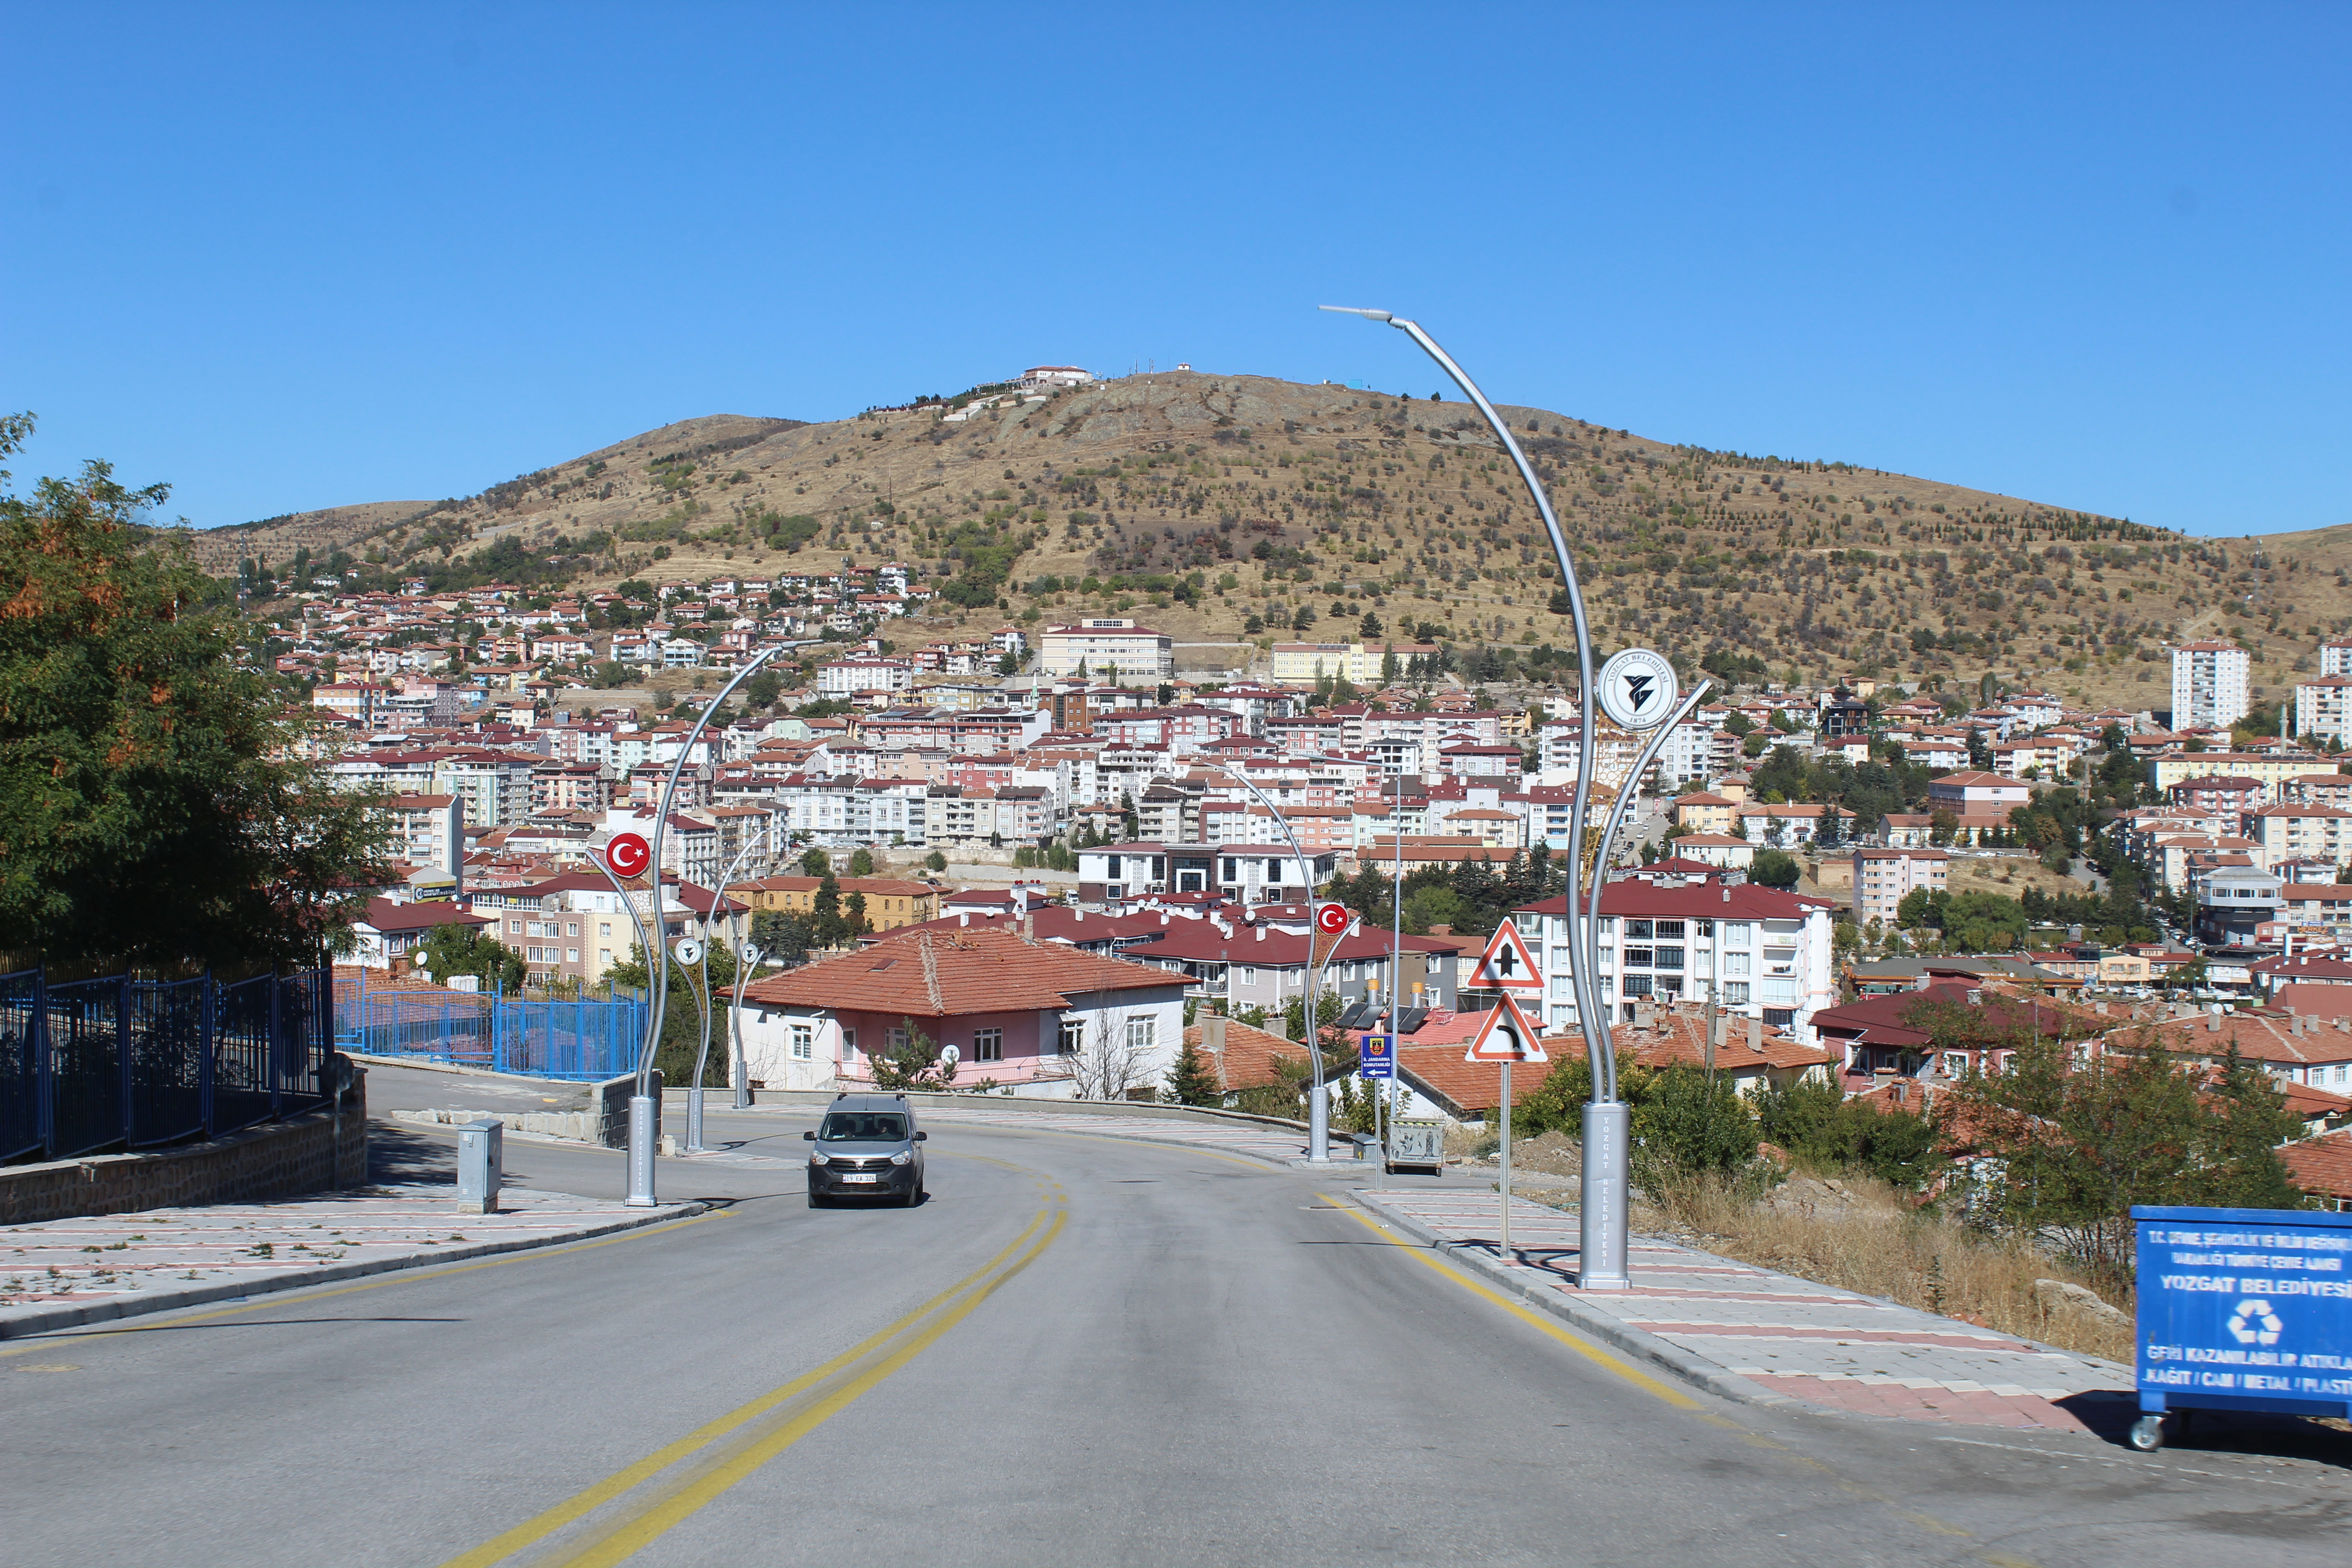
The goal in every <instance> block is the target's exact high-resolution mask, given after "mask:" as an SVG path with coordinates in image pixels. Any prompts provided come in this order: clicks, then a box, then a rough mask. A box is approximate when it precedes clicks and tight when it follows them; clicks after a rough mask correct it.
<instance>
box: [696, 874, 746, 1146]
mask: <svg viewBox="0 0 2352 1568" xmlns="http://www.w3.org/2000/svg"><path fill="white" fill-rule="evenodd" d="M751 849H752V845H751V842H749V841H747V842H746V843H745V844H744V845H743V846H742V847H740V848H739V849H737V850H736V851H735V858H734V859H732V860H730V861H729V862H728V863H727V869H726V870H725V871H723V872H721V873H720V874H719V886H717V887H716V888H713V889H711V890H710V913H709V917H708V918H707V919H705V920H704V921H703V922H702V963H701V966H700V967H701V969H702V1048H701V1049H700V1050H699V1051H698V1052H697V1053H695V1058H694V1081H693V1082H692V1083H690V1084H688V1085H687V1088H686V1146H687V1148H688V1151H689V1152H693V1153H697V1154H699V1153H700V1152H702V1074H703V1070H704V1069H705V1068H707V1067H709V1063H710V945H711V944H710V928H711V927H712V926H714V925H716V924H717V923H718V921H719V902H720V900H723V899H725V898H726V897H727V889H728V887H729V885H730V884H731V883H732V882H733V881H734V880H735V872H736V870H737V868H740V866H741V865H742V864H743V858H744V857H745V856H746V855H749V854H750V853H751ZM728 923H729V924H730V926H731V925H732V924H733V923H734V922H733V921H729V922H728ZM729 956H730V957H734V958H736V960H737V966H738V969H737V973H736V977H735V1005H737V1006H738V1007H740V1006H741V1005H743V977H742V974H741V972H740V964H741V961H740V957H738V956H737V955H736V954H735V953H734V951H733V949H732V948H731V947H730V950H729ZM728 1022H729V1024H730V1027H732V1026H734V1016H733V1015H732V1014H731V1013H730V1015H729V1017H728ZM734 1032H735V1035H736V1037H737V1038H739V1039H740V1037H741V1032H740V1029H735V1031H734ZM738 1077H740V1074H738ZM735 1103H736V1104H737V1106H738V1107H739V1108H740V1106H741V1105H742V1104H743V1098H742V1091H741V1089H740V1087H739V1088H738V1089H737V1090H736V1099H735Z"/></svg>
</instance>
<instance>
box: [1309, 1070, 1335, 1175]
mask: <svg viewBox="0 0 2352 1568" xmlns="http://www.w3.org/2000/svg"><path fill="white" fill-rule="evenodd" d="M1307 1162H1308V1163H1310V1164H1316V1165H1328V1164H1329V1163H1331V1097H1330V1096H1329V1095H1328V1094H1325V1093H1324V1092H1323V1086H1322V1085H1321V1084H1319V1083H1318V1084H1317V1085H1316V1086H1315V1087H1314V1088H1313V1089H1309V1090H1308V1091H1307Z"/></svg>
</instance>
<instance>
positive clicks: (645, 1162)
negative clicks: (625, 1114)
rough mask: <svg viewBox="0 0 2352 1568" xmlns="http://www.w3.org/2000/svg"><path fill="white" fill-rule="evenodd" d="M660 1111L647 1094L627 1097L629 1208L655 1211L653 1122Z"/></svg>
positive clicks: (627, 1203) (656, 1204) (626, 1200)
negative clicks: (652, 1209)
mask: <svg viewBox="0 0 2352 1568" xmlns="http://www.w3.org/2000/svg"><path fill="white" fill-rule="evenodd" d="M660 1114H661V1108H660V1106H658V1105H657V1104H656V1103H655V1100H654V1097H653V1096H652V1095H649V1094H633V1095H631V1096H630V1097H629V1195H628V1197H627V1198H626V1199H625V1200H624V1202H625V1204H626V1205H627V1206H628V1207H630V1208H633V1209H649V1208H657V1207H659V1206H660V1205H659V1203H658V1202H657V1201H656V1198H655V1197H654V1123H655V1120H656V1118H657V1117H658V1116H659V1115H660Z"/></svg>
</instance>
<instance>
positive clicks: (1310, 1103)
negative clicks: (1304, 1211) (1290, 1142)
mask: <svg viewBox="0 0 2352 1568" xmlns="http://www.w3.org/2000/svg"><path fill="white" fill-rule="evenodd" d="M1214 765H1215V766H1216V769H1217V771H1218V772H1219V773H1223V774H1224V775H1225V776H1226V777H1227V778H1229V779H1232V780H1233V781H1234V782H1235V783H1236V784H1240V785H1241V786H1242V788H1244V789H1245V790H1247V791H1249V792H1250V794H1251V795H1254V796H1255V797H1256V800H1257V803H1258V804H1259V805H1262V806H1264V807H1265V809H1266V814H1267V815H1268V816H1272V817H1273V818H1274V823H1275V826H1277V827H1279V828H1281V829H1282V836H1283V837H1285V838H1286V839H1287V840H1289V842H1290V854H1291V858H1293V859H1295V860H1297V862H1298V878H1299V880H1301V881H1302V882H1304V883H1306V884H1307V892H1306V895H1305V897H1306V904H1307V999H1306V1002H1305V1004H1304V1005H1302V1006H1301V1007H1300V1009H1299V1016H1300V1017H1301V1018H1303V1019H1304V1020H1305V1021H1306V1025H1307V1027H1306V1030H1305V1031H1304V1032H1305V1034H1306V1036H1307V1065H1308V1066H1309V1067H1310V1068H1312V1069H1313V1071H1314V1075H1315V1089H1314V1092H1313V1093H1312V1094H1311V1095H1310V1096H1309V1097H1308V1099H1307V1160H1308V1162H1309V1163H1313V1164H1318V1165H1327V1164H1328V1163H1330V1162H1331V1104H1330V1100H1329V1098H1328V1096H1327V1095H1326V1094H1325V1092H1324V1084H1323V1039H1322V1034H1323V1031H1322V1030H1321V1029H1320V1028H1319V1027H1318V1019H1317V1017H1316V1016H1315V1015H1316V1011H1317V1008H1318V1004H1319V1003H1320V1002H1321V1001H1322V984H1321V982H1322V974H1323V970H1322V965H1321V964H1320V963H1318V961H1317V959H1316V956H1315V939H1316V937H1317V935H1318V932H1317V931H1316V930H1315V870H1314V868H1313V867H1311V866H1309V865H1308V864H1307V852H1306V851H1305V850H1303V849H1301V848H1300V847H1298V835H1297V834H1296V833H1293V832H1292V831H1291V830H1290V819H1289V818H1288V817H1286V816H1283V815H1282V813H1281V811H1280V810H1278V809H1277V808H1276V805H1275V804H1274V802H1272V801H1270V800H1268V799H1266V797H1265V791H1264V790H1262V789H1260V788H1258V787H1257V782H1256V781H1255V779H1252V778H1251V777H1250V776H1249V775H1248V774H1247V773H1239V772H1236V771H1235V770H1234V768H1233V767H1231V766H1229V765H1227V764H1225V763H1217V764H1214Z"/></svg>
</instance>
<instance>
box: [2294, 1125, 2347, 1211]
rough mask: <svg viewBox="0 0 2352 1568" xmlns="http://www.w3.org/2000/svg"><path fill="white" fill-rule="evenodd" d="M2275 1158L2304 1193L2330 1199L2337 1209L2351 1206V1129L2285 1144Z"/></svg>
mask: <svg viewBox="0 0 2352 1568" xmlns="http://www.w3.org/2000/svg"><path fill="white" fill-rule="evenodd" d="M2279 1158H2280V1159H2282V1160H2284V1161H2285V1162H2286V1168H2287V1173H2288V1174H2289V1175H2290V1176H2292V1177H2294V1183H2295V1185H2297V1186H2299V1187H2301V1188H2302V1189H2303V1190H2304V1191H2305V1192H2307V1193H2316V1194H2319V1195H2320V1196H2321V1197H2324V1198H2328V1199H2332V1200H2333V1201H2334V1202H2335V1203H2336V1205H2337V1206H2338V1207H2341V1206H2343V1205H2345V1204H2347V1203H2352V1129H2347V1130H2346V1131H2342V1132H2330V1133H2329V1134H2328V1135H2327V1136H2326V1137H2325V1138H2309V1139H2305V1141H2303V1142H2300V1143H2289V1144H2287V1145H2285V1146H2284V1148H2282V1149H2280V1150H2279Z"/></svg>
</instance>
